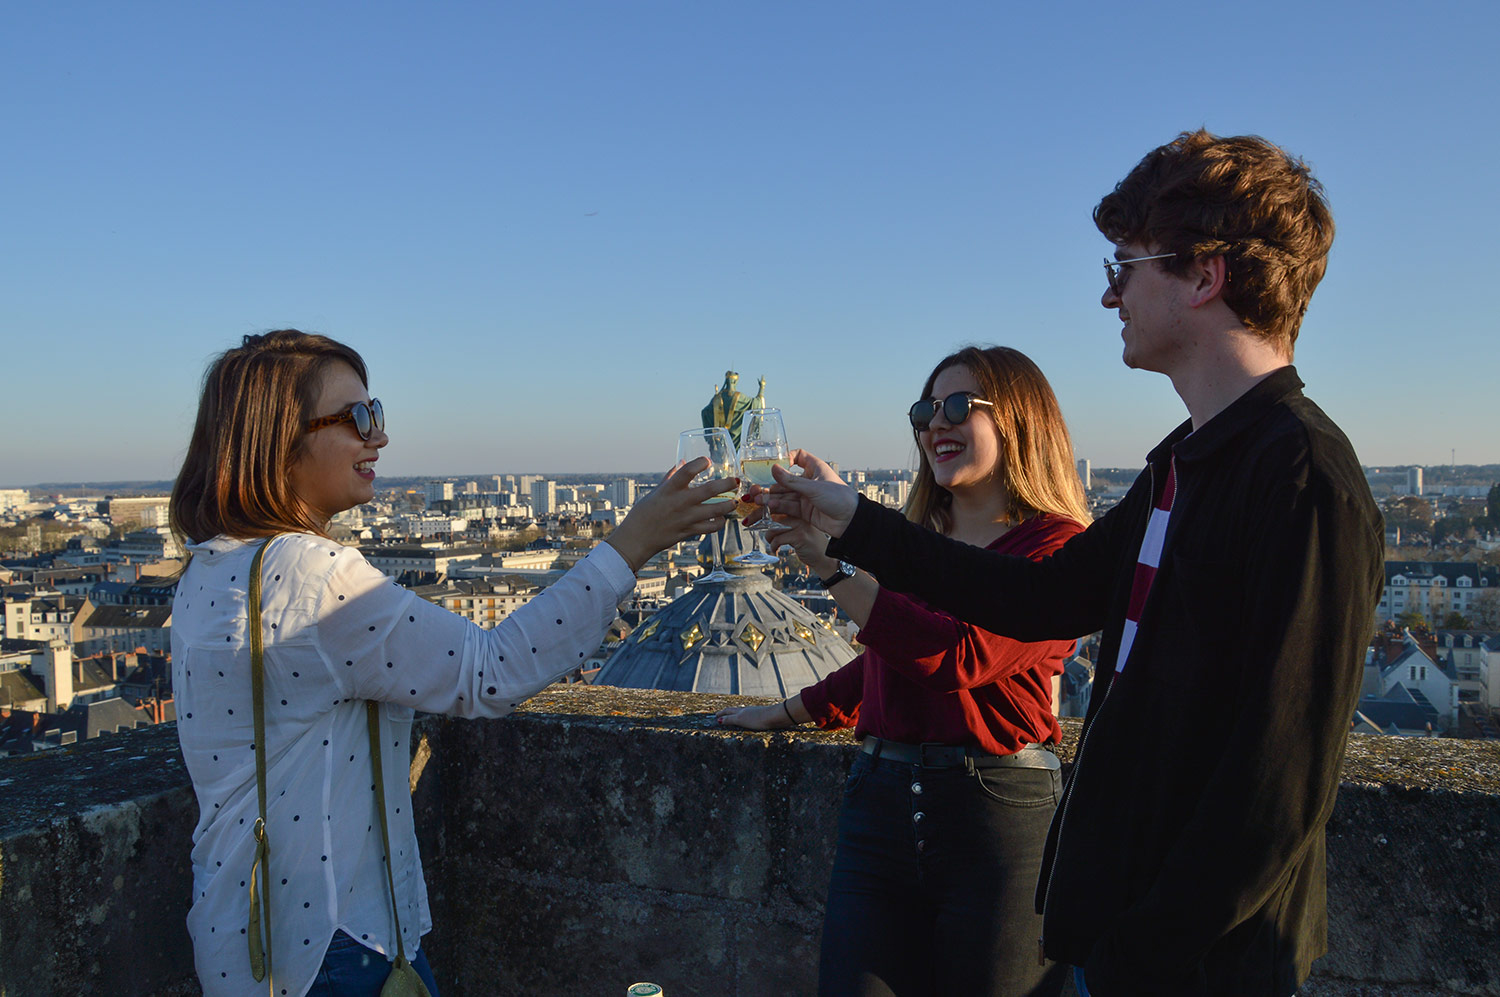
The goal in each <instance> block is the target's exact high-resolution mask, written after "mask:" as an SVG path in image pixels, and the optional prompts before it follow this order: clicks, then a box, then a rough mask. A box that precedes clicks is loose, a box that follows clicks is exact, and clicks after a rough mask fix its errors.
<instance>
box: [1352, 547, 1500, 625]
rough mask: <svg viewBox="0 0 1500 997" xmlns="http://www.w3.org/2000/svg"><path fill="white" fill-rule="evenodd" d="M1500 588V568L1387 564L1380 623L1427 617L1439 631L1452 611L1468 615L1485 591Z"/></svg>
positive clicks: (1452, 563)
mask: <svg viewBox="0 0 1500 997" xmlns="http://www.w3.org/2000/svg"><path fill="white" fill-rule="evenodd" d="M1496 585H1500V569H1496V568H1491V567H1486V566H1484V565H1481V564H1479V563H1478V562H1469V561H1387V562H1385V587H1384V588H1383V589H1381V591H1380V602H1379V604H1378V605H1377V606H1376V607H1375V618H1376V619H1377V620H1393V619H1395V618H1396V617H1398V616H1400V615H1401V614H1402V613H1407V612H1414V613H1419V614H1421V615H1422V616H1424V617H1426V618H1427V620H1428V622H1429V623H1430V624H1431V626H1432V628H1433V629H1434V630H1436V629H1437V628H1438V627H1439V626H1441V625H1442V623H1443V620H1444V618H1445V617H1446V616H1447V615H1448V614H1449V613H1452V612H1457V613H1465V614H1466V613H1467V612H1468V611H1469V610H1470V609H1471V608H1472V607H1473V604H1474V600H1475V599H1476V598H1477V597H1478V596H1479V594H1480V593H1481V592H1484V591H1486V590H1488V589H1489V588H1491V587H1492V586H1496Z"/></svg>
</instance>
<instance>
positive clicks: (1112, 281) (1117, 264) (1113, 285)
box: [1104, 253, 1177, 297]
mask: <svg viewBox="0 0 1500 997" xmlns="http://www.w3.org/2000/svg"><path fill="white" fill-rule="evenodd" d="M1176 255H1177V254H1176V253H1157V254H1156V255H1155V256H1137V257H1136V258H1135V259H1133V260H1105V261H1104V276H1105V278H1106V279H1107V280H1108V281H1109V289H1110V290H1111V291H1113V292H1114V294H1115V297H1119V296H1120V295H1122V294H1124V293H1125V282H1126V281H1127V280H1129V279H1130V274H1129V273H1128V272H1127V271H1126V270H1125V269H1124V267H1125V265H1126V264H1128V263H1145V262H1146V261H1147V260H1170V259H1172V258H1173V257H1175V256H1176Z"/></svg>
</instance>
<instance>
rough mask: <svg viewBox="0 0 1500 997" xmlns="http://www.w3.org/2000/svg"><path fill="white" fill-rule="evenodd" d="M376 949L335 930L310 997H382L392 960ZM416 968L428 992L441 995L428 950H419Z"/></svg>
mask: <svg viewBox="0 0 1500 997" xmlns="http://www.w3.org/2000/svg"><path fill="white" fill-rule="evenodd" d="M394 961H395V960H387V959H386V958H385V956H383V955H381V954H380V953H379V952H376V951H375V950H374V949H367V948H365V947H364V946H363V945H361V944H360V943H359V942H357V941H355V940H354V939H353V938H351V937H350V936H349V935H347V934H345V933H344V932H342V931H335V932H334V933H333V939H332V940H331V941H330V942H329V943H328V951H327V952H326V953H324V955H323V968H322V969H320V970H318V975H317V976H316V977H314V979H313V985H312V989H311V990H309V991H308V992H307V994H308V997H380V988H381V987H382V986H384V985H385V980H386V977H388V976H390V975H391V963H392V962H394ZM411 965H412V968H413V969H415V970H416V971H417V975H418V976H420V977H422V982H423V983H425V984H427V992H428V993H430V994H432V997H438V988H437V981H436V980H434V979H433V978H432V969H431V967H429V966H428V965H427V953H426V952H423V951H421V950H420V949H419V950H418V951H417V957H416V958H415V959H413V960H411Z"/></svg>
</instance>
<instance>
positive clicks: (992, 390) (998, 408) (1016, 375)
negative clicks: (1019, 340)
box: [906, 346, 1092, 533]
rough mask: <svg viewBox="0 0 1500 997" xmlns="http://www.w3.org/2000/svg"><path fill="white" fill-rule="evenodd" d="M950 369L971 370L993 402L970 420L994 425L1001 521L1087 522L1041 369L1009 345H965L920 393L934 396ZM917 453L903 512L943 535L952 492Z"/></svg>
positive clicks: (1068, 443)
mask: <svg viewBox="0 0 1500 997" xmlns="http://www.w3.org/2000/svg"><path fill="white" fill-rule="evenodd" d="M949 367H963V368H965V369H966V370H968V371H969V373H971V374H973V375H974V380H975V381H977V382H979V392H978V394H979V395H980V397H982V398H984V399H985V400H986V401H989V402H992V403H993V404H992V405H978V406H975V407H974V409H973V410H972V411H971V412H970V414H969V418H971V419H980V418H984V417H985V415H988V416H989V417H990V418H992V419H994V420H995V428H996V429H997V430H999V433H1000V461H1001V466H1000V472H1001V473H1000V481H1001V487H1002V488H1004V489H1005V498H1006V502H1005V509H1006V522H1009V523H1020V522H1024V521H1026V520H1028V519H1030V518H1031V517H1033V516H1035V515H1037V514H1038V513H1042V512H1050V513H1054V514H1056V515H1059V516H1066V517H1067V518H1068V519H1072V520H1075V521H1077V522H1079V523H1083V524H1085V525H1086V524H1087V523H1088V522H1089V521H1090V519H1092V517H1091V516H1090V515H1089V505H1088V499H1087V498H1086V497H1085V496H1084V494H1083V483H1082V482H1081V481H1079V480H1078V467H1077V465H1076V464H1074V462H1073V442H1072V440H1071V439H1069V437H1068V426H1067V423H1065V422H1063V416H1062V409H1061V408H1060V407H1058V404H1057V396H1056V395H1054V394H1053V393H1052V385H1050V384H1048V383H1047V378H1046V376H1045V375H1043V374H1042V371H1041V368H1039V367H1037V365H1036V364H1035V363H1033V362H1032V360H1031V358H1030V357H1028V356H1027V355H1026V354H1024V353H1022V352H1021V351H1020V350H1013V349H1011V348H1010V347H1008V346H990V347H985V348H980V347H978V346H966V347H964V348H963V349H961V350H959V351H958V352H957V353H954V354H951V355H950V356H947V357H944V358H943V359H942V360H941V361H940V362H939V363H938V365H937V366H936V367H934V368H933V369H932V373H931V374H929V375H927V381H926V383H925V384H923V385H922V395H921V397H923V398H930V397H932V385H933V382H934V381H936V380H937V377H938V375H939V374H941V373H942V372H943V371H945V370H947V369H948V368H949ZM917 455H918V456H917V461H918V463H917V480H916V482H915V484H913V486H912V490H911V495H910V496H909V497H908V498H907V500H906V518H907V519H909V520H911V521H912V522H914V523H921V524H922V525H923V526H926V527H929V528H931V529H934V530H937V531H938V532H939V533H947V532H948V531H949V529H951V528H952V526H953V514H952V512H951V511H950V510H951V506H952V504H953V496H952V494H951V493H950V492H949V491H948V490H947V489H945V488H943V487H942V486H940V485H939V484H938V483H937V479H936V478H935V477H934V476H933V473H932V464H931V462H930V461H929V460H928V459H927V452H926V451H925V450H923V449H922V447H921V446H920V445H918V447H917Z"/></svg>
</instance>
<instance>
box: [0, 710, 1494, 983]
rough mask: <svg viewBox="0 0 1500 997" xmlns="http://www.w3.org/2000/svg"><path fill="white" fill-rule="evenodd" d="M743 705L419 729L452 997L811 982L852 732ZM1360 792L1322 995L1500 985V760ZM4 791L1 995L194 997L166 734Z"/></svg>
mask: <svg viewBox="0 0 1500 997" xmlns="http://www.w3.org/2000/svg"><path fill="white" fill-rule="evenodd" d="M736 701H737V700H733V699H730V698H728V697H709V696H694V695H690V694H681V693H654V692H640V691H633V690H621V689H604V688H589V687H579V686H573V687H566V688H564V687H555V688H554V689H553V690H549V691H548V692H547V693H544V694H543V695H542V696H539V697H537V698H536V699H534V700H532V702H531V703H529V704H528V705H527V707H526V708H525V709H523V710H522V711H521V712H520V713H518V714H517V715H516V716H514V717H512V718H510V719H508V720H505V721H497V722H479V723H472V722H465V721H446V720H427V721H424V722H423V724H422V725H421V726H420V728H419V729H420V732H421V735H422V736H421V737H419V738H418V739H417V741H416V746H415V748H414V755H413V761H412V785H413V788H414V791H415V797H416V803H417V819H418V828H419V834H420V835H421V838H422V847H423V854H424V858H425V863H426V868H427V880H428V887H429V893H430V896H431V899H432V905H433V912H434V920H435V921H436V924H437V927H436V929H435V930H434V931H433V933H432V934H431V935H429V936H428V937H427V939H426V942H425V947H426V948H427V950H428V952H429V955H430V958H431V959H432V961H433V963H434V965H435V966H436V967H437V970H438V975H439V982H440V983H442V985H443V988H444V990H443V993H444V997H478V995H489V994H495V993H505V992H511V991H520V992H526V993H534V994H541V995H554V994H555V995H570V997H571V995H580V994H595V993H597V994H610V993H621V992H623V990H624V988H625V985H626V984H628V983H631V982H634V981H636V980H642V979H647V980H653V981H654V982H657V983H660V984H662V985H663V986H664V987H665V988H666V991H667V993H668V994H669V995H670V997H686V995H712V997H749V995H759V994H789V993H810V992H811V991H812V989H813V980H814V977H815V972H816V962H817V936H818V931H819V924H820V920H821V912H822V899H823V892H824V888H825V881H826V878H827V874H828V867H829V864H830V861H831V853H832V843H833V829H834V821H835V815H836V811H837V806H838V801H839V796H840V788H841V787H842V784H843V776H844V772H845V770H846V768H847V766H848V764H849V762H850V760H851V758H852V755H853V751H854V746H853V742H852V740H851V739H850V738H849V737H848V736H847V735H836V734H822V733H818V732H799V733H797V734H795V735H787V734H780V733H778V734H751V733H746V732H729V731H725V730H722V729H720V728H718V727H716V726H715V725H713V724H712V722H711V721H710V720H709V717H710V715H711V714H712V712H713V710H714V709H716V708H717V707H719V706H720V705H723V704H725V703H729V702H736ZM1065 727H1066V731H1067V734H1068V736H1069V737H1070V738H1071V737H1073V736H1075V735H1076V731H1077V724H1076V722H1068V723H1066V724H1065ZM1071 748H1072V745H1071V741H1070V742H1068V743H1065V745H1064V747H1063V752H1062V753H1063V755H1064V756H1065V757H1066V756H1068V755H1069V754H1070V753H1071ZM1185 750H1186V749H1185ZM1345 778H1346V782H1345V785H1344V787H1343V790H1342V792H1341V793H1340V797H1339V804H1338V808H1337V811H1336V813H1335V816H1334V819H1333V821H1332V823H1331V824H1330V825H1329V839H1328V841H1329V865H1330V881H1329V895H1330V898H1329V906H1330V911H1331V915H1330V922H1331V923H1330V931H1331V934H1332V938H1331V949H1332V951H1331V952H1330V954H1329V955H1328V956H1327V957H1326V958H1325V959H1323V960H1322V961H1320V962H1319V963H1318V966H1317V971H1316V974H1315V976H1314V978H1313V979H1312V980H1310V981H1309V982H1308V984H1307V986H1306V987H1305V988H1304V994H1306V995H1312V997H1336V995H1347V997H1443V995H1450V994H1490V995H1500V943H1497V942H1496V939H1497V937H1500V746H1497V745H1495V744H1493V743H1488V744H1485V743H1478V742H1460V741H1450V740H1398V739H1391V738H1376V737H1369V738H1366V737H1356V738H1355V739H1354V742H1353V744H1352V745H1351V749H1350V754H1349V759H1348V761H1347V763H1346V766H1345ZM0 801H3V806H0V997H32V995H39V997H51V995H64V994H67V995H72V994H104V993H108V994H119V995H126V997H134V995H153V997H157V995H160V997H166V995H169V994H170V995H174V997H175V995H186V994H196V993H197V989H196V985H195V984H194V983H193V982H192V980H193V977H192V953H191V950H190V947H189V945H188V941H187V934H186V930H185V928H184V919H185V916H186V912H187V907H188V904H189V890H190V873H189V870H188V867H187V865H188V863H187V856H188V849H189V838H190V835H191V831H192V825H193V822H194V819H195V818H196V805H195V804H194V802H193V798H192V794H191V790H190V789H189V787H188V783H187V776H186V772H185V771H184V768H183V766H182V761H181V756H180V754H179V753H178V752H177V745H176V737H175V730H174V729H173V728H171V727H162V728H155V729H152V730H142V731H136V732H134V733H130V734H123V735H119V736H117V737H114V738H104V739H100V740H97V741H91V742H88V743H86V744H81V745H77V746H74V747H70V748H68V749H65V750H61V751H54V752H48V753H45V754H41V755H36V756H30V757H24V758H13V759H7V760H0Z"/></svg>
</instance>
